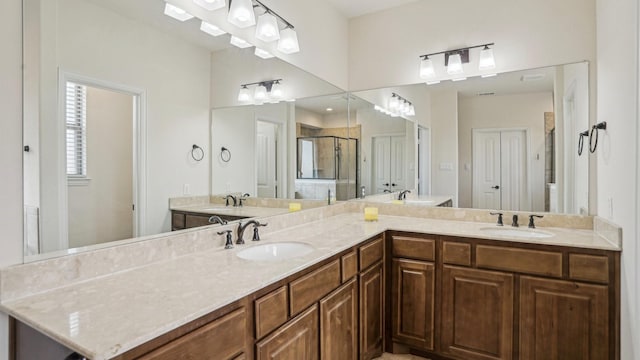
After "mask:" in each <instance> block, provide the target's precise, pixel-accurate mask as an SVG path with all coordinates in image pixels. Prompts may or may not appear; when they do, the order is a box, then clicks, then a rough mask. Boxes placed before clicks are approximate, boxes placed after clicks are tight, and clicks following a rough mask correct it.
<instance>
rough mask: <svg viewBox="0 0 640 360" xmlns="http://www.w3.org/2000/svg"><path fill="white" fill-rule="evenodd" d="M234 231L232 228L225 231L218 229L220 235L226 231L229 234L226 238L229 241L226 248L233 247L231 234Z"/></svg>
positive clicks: (225, 245)
mask: <svg viewBox="0 0 640 360" xmlns="http://www.w3.org/2000/svg"><path fill="white" fill-rule="evenodd" d="M232 232H233V231H232V230H224V231H218V233H217V234H218V235H224V234H225V233H226V234H227V236H226V239H227V241H226V242H225V243H224V248H225V249H233V237H232V235H231V233H232Z"/></svg>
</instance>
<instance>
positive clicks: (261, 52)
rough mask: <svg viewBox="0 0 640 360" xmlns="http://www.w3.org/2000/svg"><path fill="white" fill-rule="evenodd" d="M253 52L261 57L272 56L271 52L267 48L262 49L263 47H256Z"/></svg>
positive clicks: (269, 57)
mask: <svg viewBox="0 0 640 360" xmlns="http://www.w3.org/2000/svg"><path fill="white" fill-rule="evenodd" d="M253 53H254V54H255V55H256V56H257V57H259V58H263V59H271V58H272V57H273V54H271V53H270V52H268V51H267V50H263V49H260V48H256V50H255V51H254V52H253Z"/></svg>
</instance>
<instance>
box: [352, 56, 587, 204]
mask: <svg viewBox="0 0 640 360" xmlns="http://www.w3.org/2000/svg"><path fill="white" fill-rule="evenodd" d="M588 66H589V65H588V63H586V62H581V63H575V64H566V65H559V66H552V67H547V68H540V69H530V70H523V71H516V72H511V73H503V74H498V75H497V76H492V77H487V78H481V77H476V78H470V79H467V80H465V81H458V82H451V81H449V82H443V83H439V84H432V85H427V84H416V85H408V86H401V87H395V88H385V89H376V90H369V91H360V92H355V93H353V95H354V96H355V97H356V99H357V100H356V101H355V104H357V106H356V108H357V110H356V115H355V124H357V125H358V131H359V132H358V133H357V134H358V135H357V136H358V137H360V138H361V145H362V148H361V157H360V159H359V162H360V164H361V168H362V172H361V176H360V182H361V183H362V186H364V187H365V189H366V191H367V193H370V194H378V193H383V192H389V191H399V190H404V189H412V190H415V191H416V192H417V193H418V194H419V195H421V196H425V197H426V196H435V197H444V198H450V199H451V200H452V205H453V206H455V207H461V208H481V209H500V210H521V211H535V212H555V213H571V214H588V212H589V162H588V161H589V160H588V156H587V154H588V151H589V150H588V144H587V143H588V138H587V139H586V140H585V139H583V141H584V144H583V141H580V138H581V136H580V133H582V132H584V131H586V130H588V129H589V77H588V74H589V68H588ZM398 98H400V99H401V101H402V102H404V101H405V100H406V101H408V102H411V104H412V105H413V106H414V110H415V114H412V115H404V116H402V115H400V116H398V115H395V116H392V115H389V114H387V113H386V112H387V111H389V104H390V102H391V101H397V99H398ZM363 104H367V105H363ZM353 123H354V121H353V120H352V124H353ZM580 145H582V149H581V150H582V151H580V150H579V147H580Z"/></svg>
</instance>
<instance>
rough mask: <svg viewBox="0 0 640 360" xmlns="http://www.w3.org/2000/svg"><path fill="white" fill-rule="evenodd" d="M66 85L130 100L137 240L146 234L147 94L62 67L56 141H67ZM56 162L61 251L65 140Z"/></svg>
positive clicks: (64, 244) (65, 218)
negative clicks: (131, 100)
mask: <svg viewBox="0 0 640 360" xmlns="http://www.w3.org/2000/svg"><path fill="white" fill-rule="evenodd" d="M67 82H74V83H77V84H81V85H85V86H90V87H93V88H99V89H102V90H108V91H113V92H117V93H121V94H125V95H129V96H132V97H133V124H132V132H133V139H132V140H133V172H132V174H133V179H132V185H133V199H131V200H132V201H133V205H134V206H135V210H133V234H132V237H139V236H142V235H144V234H145V231H144V229H145V225H146V221H145V215H146V210H147V209H146V208H147V193H146V184H147V177H146V168H147V160H146V159H147V94H146V91H145V90H143V89H140V88H135V87H132V86H129V85H124V84H119V83H115V82H111V81H107V80H102V79H97V78H92V77H89V76H85V75H80V74H77V73H73V72H70V71H66V70H64V69H62V68H60V69H58V121H57V127H58V136H59V137H58V138H59V139H65V138H66V121H65V119H66V85H67ZM58 163H59V164H62V165H63V166H61V167H59V169H58V191H59V194H60V198H59V200H60V201H59V202H58V211H59V216H58V219H59V238H58V246H59V247H60V249H67V248H68V247H69V204H68V189H67V187H68V185H67V171H66V168H67V165H66V164H67V156H66V141H61V142H60V145H59V146H58Z"/></svg>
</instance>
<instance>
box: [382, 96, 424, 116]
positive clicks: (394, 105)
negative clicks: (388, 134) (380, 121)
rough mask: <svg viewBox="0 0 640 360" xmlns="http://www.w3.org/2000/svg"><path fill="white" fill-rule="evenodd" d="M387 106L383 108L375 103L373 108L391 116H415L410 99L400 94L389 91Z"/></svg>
mask: <svg viewBox="0 0 640 360" xmlns="http://www.w3.org/2000/svg"><path fill="white" fill-rule="evenodd" d="M388 106H389V108H388V109H387V108H384V107H381V106H378V105H375V106H374V107H373V108H374V109H375V110H376V111H379V112H381V113H383V114H385V115H389V116H391V117H398V116H403V117H404V116H415V115H416V108H415V107H414V106H413V104H412V103H411V101H409V100H407V99H405V98H403V97H402V96H400V95H398V94H396V93H391V98H390V99H389V105H388Z"/></svg>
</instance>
